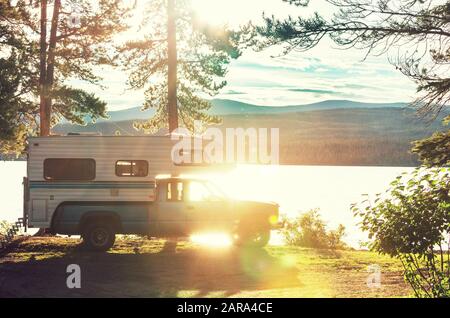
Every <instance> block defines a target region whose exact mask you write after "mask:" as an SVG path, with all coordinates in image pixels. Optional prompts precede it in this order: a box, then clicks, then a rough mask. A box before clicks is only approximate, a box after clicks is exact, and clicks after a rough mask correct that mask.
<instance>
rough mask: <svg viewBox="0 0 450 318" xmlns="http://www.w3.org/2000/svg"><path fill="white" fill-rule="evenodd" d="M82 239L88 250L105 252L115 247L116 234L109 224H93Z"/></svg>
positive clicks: (86, 228) (87, 227)
mask: <svg viewBox="0 0 450 318" xmlns="http://www.w3.org/2000/svg"><path fill="white" fill-rule="evenodd" d="M82 238H83V244H84V246H85V247H86V248H87V249H88V250H91V251H96V252H105V251H107V250H109V249H110V248H111V247H112V246H113V245H114V242H115V240H116V233H115V232H114V229H113V227H112V226H111V224H108V223H107V222H102V223H93V224H89V225H87V226H86V227H85V229H84V231H83V235H82Z"/></svg>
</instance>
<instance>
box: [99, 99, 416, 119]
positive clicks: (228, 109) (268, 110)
mask: <svg viewBox="0 0 450 318" xmlns="http://www.w3.org/2000/svg"><path fill="white" fill-rule="evenodd" d="M211 104H212V107H211V108H210V109H209V111H208V113H209V114H210V115H217V116H226V115H238V114H245V115H252V114H283V113H297V112H307V111H315V110H329V109H349V108H351V109H368V108H371V109H373V108H376V109H379V108H406V107H408V104H406V103H362V102H355V101H350V100H326V101H322V102H318V103H312V104H304V105H287V106H260V105H253V104H248V103H244V102H239V101H234V100H228V99H213V100H211ZM154 113H155V110H154V109H149V110H146V111H142V110H141V107H133V108H128V109H124V110H119V111H111V112H109V113H108V116H109V118H108V119H99V120H98V121H97V122H105V121H124V120H143V119H148V118H150V117H152V116H153V115H154Z"/></svg>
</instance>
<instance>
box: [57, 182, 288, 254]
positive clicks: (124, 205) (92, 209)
mask: <svg viewBox="0 0 450 318" xmlns="http://www.w3.org/2000/svg"><path fill="white" fill-rule="evenodd" d="M153 193H154V194H150V196H152V197H153V201H151V202H85V203H83V204H80V203H77V202H67V203H65V204H63V205H62V206H61V207H60V208H58V209H57V211H56V213H55V219H54V221H53V222H52V231H53V232H54V233H59V234H80V235H81V236H82V238H83V242H84V244H85V245H86V246H87V247H88V248H89V249H92V250H98V251H104V250H107V249H109V248H110V247H111V246H112V245H113V244H114V240H115V235H116V234H140V235H147V236H150V237H161V238H167V237H189V236H190V235H193V234H198V233H204V232H208V233H211V232H222V233H228V234H229V235H230V237H231V238H232V240H233V242H234V244H235V245H238V246H242V245H246V246H255V247H263V246H265V245H266V244H267V243H268V241H269V239H270V231H271V229H274V228H276V227H277V226H279V224H278V205H277V204H273V203H262V202H251V201H237V200H233V199H230V198H228V197H227V196H226V195H225V194H224V193H223V191H221V190H220V188H219V187H217V186H216V185H215V184H214V183H212V182H211V181H207V180H203V179H195V178H164V179H157V180H156V183H155V188H154V191H153Z"/></svg>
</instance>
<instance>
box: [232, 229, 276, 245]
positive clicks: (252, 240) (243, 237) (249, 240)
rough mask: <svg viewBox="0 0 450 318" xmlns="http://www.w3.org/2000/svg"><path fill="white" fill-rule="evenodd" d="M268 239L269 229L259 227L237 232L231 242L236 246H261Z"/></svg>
mask: <svg viewBox="0 0 450 318" xmlns="http://www.w3.org/2000/svg"><path fill="white" fill-rule="evenodd" d="M269 241H270V229H260V230H255V231H252V232H249V233H241V234H239V233H238V234H237V235H236V237H235V238H234V241H233V243H234V245H236V246H243V247H256V248H263V247H264V246H266V245H267V243H269Z"/></svg>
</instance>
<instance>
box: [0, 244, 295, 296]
mask: <svg viewBox="0 0 450 318" xmlns="http://www.w3.org/2000/svg"><path fill="white" fill-rule="evenodd" d="M43 248H44V250H45V253H51V252H56V251H57V252H58V253H59V255H55V256H54V257H50V258H45V259H41V260H40V259H39V257H33V258H31V260H27V261H21V262H3V263H2V264H0V297H180V296H181V297H184V296H189V297H203V296H214V295H216V296H225V297H226V296H233V295H236V294H238V293H240V292H243V291H258V290H266V289H275V288H290V287H300V285H301V284H300V282H299V280H298V271H297V269H296V268H295V267H289V266H288V265H285V264H283V262H282V261H281V260H280V259H278V258H274V257H272V256H270V255H269V254H268V253H267V251H266V250H264V249H238V248H231V247H230V248H217V249H210V248H203V247H201V246H193V247H189V248H183V249H177V244H176V242H174V241H166V242H165V243H164V245H163V246H161V248H159V249H157V250H152V251H150V252H146V250H145V249H142V250H140V251H139V252H138V251H136V250H135V253H134V254H133V253H129V252H128V253H123V252H121V251H120V250H118V251H116V250H113V251H112V252H110V253H92V252H87V251H84V250H83V249H82V248H80V247H79V246H77V245H73V246H72V247H70V248H61V247H58V246H57V245H55V246H54V249H53V248H52V245H51V244H47V245H45V246H44V247H43ZM61 252H63V253H61ZM69 264H78V265H79V266H80V268H81V288H80V289H69V288H67V285H66V280H67V277H68V275H69V274H67V273H66V268H67V266H68V265H69Z"/></svg>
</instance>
